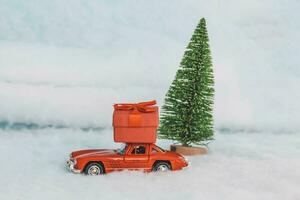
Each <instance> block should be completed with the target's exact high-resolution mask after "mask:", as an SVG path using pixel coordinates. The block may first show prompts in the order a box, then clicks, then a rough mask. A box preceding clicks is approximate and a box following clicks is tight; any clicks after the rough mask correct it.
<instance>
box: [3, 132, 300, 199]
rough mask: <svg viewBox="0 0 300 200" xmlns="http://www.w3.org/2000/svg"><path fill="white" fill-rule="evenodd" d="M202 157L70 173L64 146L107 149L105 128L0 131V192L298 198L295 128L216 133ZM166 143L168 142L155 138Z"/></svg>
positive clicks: (11, 195)
mask: <svg viewBox="0 0 300 200" xmlns="http://www.w3.org/2000/svg"><path fill="white" fill-rule="evenodd" d="M215 138H216V140H215V141H214V142H212V143H211V145H210V151H209V154H208V155H205V156H199V157H197V156H195V157H189V158H188V159H189V160H190V162H191V166H190V167H189V168H187V169H186V170H183V171H178V172H170V173H166V174H154V173H150V174H145V173H142V172H129V171H124V172H115V173H111V174H108V175H104V176H99V177H89V176H84V175H78V174H71V173H70V172H68V171H67V170H66V168H65V160H66V158H67V157H68V154H69V152H70V151H72V150H75V149H82V148H114V147H117V146H118V145H117V144H113V143H112V132H111V130H104V131H100V132H98V131H97V132H93V131H90V132H84V131H80V130H72V129H45V130H22V131H12V130H10V131H0V152H1V165H0V174H1V178H0V199H45V200H46V199H74V200H75V199H80V200H82V199H176V200H177V199H178V200H180V199H195V200H198V199H207V200H212V199H215V200H219V199H228V200H233V199H244V200H248V199H249V200H253V199H255V200H258V199H261V200H268V199H270V200H277V199H278V200H282V199H284V200H297V199H299V198H300V191H299V185H300V170H299V169H300V160H299V155H300V145H299V144H300V138H299V136H298V135H297V134H271V133H245V132H237V133H226V132H222V133H220V132H217V134H216V136H215ZM158 143H159V144H160V146H162V147H164V148H168V142H166V141H159V142H158Z"/></svg>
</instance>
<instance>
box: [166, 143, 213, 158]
mask: <svg viewBox="0 0 300 200" xmlns="http://www.w3.org/2000/svg"><path fill="white" fill-rule="evenodd" d="M170 150H171V151H174V152H176V153H179V154H182V155H186V156H191V155H203V154H207V148H205V147H184V146H182V145H171V146H170Z"/></svg>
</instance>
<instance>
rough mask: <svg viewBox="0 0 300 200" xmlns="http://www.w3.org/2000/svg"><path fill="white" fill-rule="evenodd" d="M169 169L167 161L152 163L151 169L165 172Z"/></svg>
mask: <svg viewBox="0 0 300 200" xmlns="http://www.w3.org/2000/svg"><path fill="white" fill-rule="evenodd" d="M170 170H171V165H170V164H169V163H168V162H164V161H160V162H157V163H155V164H154V166H153V169H152V171H154V172H167V171H170Z"/></svg>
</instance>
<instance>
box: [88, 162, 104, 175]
mask: <svg viewBox="0 0 300 200" xmlns="http://www.w3.org/2000/svg"><path fill="white" fill-rule="evenodd" d="M84 173H85V174H86V175H91V176H97V175H100V174H104V168H103V166H102V165H101V164H99V163H96V162H92V163H89V164H88V165H87V166H86V168H85V170H84Z"/></svg>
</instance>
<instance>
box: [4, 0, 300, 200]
mask: <svg viewBox="0 0 300 200" xmlns="http://www.w3.org/2000/svg"><path fill="white" fill-rule="evenodd" d="M299 7H300V1H298V0H264V1H262V0H245V1H239V0H227V1H221V0H210V1H205V0H185V1H174V0H164V1H159V0H154V1H143V0H141V1H129V0H124V1H108V0H99V1H84V0H72V1H66V0H51V1H49V0H45V1H41V0H27V1H20V0H0V153H1V164H0V199H1V200H2V199H5V200H10V199H22V200H23V199H100V198H102V199H172V200H175V199H197V200H198V199H205V200H210V199H216V200H219V199H229V200H235V199H243V200H247V199H251V200H253V199H255V200H257V199H262V200H267V199H272V200H276V199H278V200H289V199H291V200H298V199H300V194H299V189H298V188H299V185H300V174H299V173H300V170H299V169H300V159H299V157H300V149H299V147H300V140H299V138H300V134H299V132H300V123H299V119H300V112H299V105H300V103H299V102H300V93H299V90H300V78H299V77H300V68H299V53H300V46H299V43H300V37H299V32H300V20H299V19H300V12H299ZM201 17H206V19H207V27H208V32H209V36H210V44H211V50H212V56H213V63H214V74H215V82H216V96H215V108H214V119H215V129H216V131H217V134H216V137H215V139H216V140H215V141H214V142H212V143H211V144H210V152H209V154H208V155H206V156H202V157H191V158H189V159H190V161H191V162H192V165H191V167H190V168H189V169H187V170H184V171H180V172H175V173H167V174H144V173H139V172H122V173H113V174H109V175H107V176H103V177H95V178H94V177H86V176H82V175H73V174H70V173H68V172H67V171H66V170H65V166H64V164H65V159H66V158H67V155H68V154H69V152H70V151H72V150H76V149H81V148H95V147H96V148H109V147H115V146H116V144H114V143H113V142H112V132H111V130H110V129H109V128H110V127H111V114H112V104H113V103H115V102H121V101H122V102H131V101H134V102H136V101H144V100H151V99H157V100H158V103H159V105H162V103H163V99H164V95H165V93H166V91H167V89H168V87H169V85H170V83H171V81H172V80H173V78H174V76H175V73H176V70H177V69H178V66H179V62H180V60H181V58H182V55H183V52H184V49H185V47H186V45H187V44H188V42H189V40H190V37H191V35H192V32H193V31H194V28H195V27H196V25H197V23H198V21H199V19H200V18H201ZM159 143H160V144H161V146H162V147H164V148H168V145H169V142H168V141H159Z"/></svg>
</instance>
